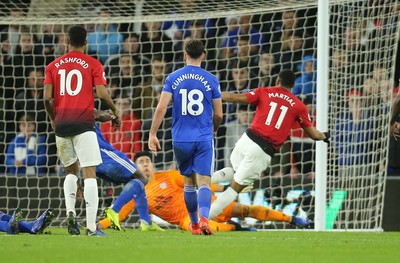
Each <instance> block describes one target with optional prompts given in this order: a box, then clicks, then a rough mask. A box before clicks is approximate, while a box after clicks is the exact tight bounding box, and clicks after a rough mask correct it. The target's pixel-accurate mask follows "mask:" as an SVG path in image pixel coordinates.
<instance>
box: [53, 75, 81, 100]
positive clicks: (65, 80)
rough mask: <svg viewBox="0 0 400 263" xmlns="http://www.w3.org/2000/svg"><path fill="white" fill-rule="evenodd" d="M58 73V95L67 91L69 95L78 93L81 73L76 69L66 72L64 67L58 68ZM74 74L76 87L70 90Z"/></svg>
mask: <svg viewBox="0 0 400 263" xmlns="http://www.w3.org/2000/svg"><path fill="white" fill-rule="evenodd" d="M58 75H60V95H61V96H64V95H65V92H67V93H68V95H70V96H76V95H78V93H79V92H80V91H81V89H82V82H83V77H82V73H81V72H80V71H79V70H77V69H73V70H71V71H70V72H68V74H66V70H65V69H60V70H58ZM74 76H76V87H75V89H74V90H72V87H71V81H72V78H73V77H74Z"/></svg>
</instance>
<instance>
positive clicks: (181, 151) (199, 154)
mask: <svg viewBox="0 0 400 263" xmlns="http://www.w3.org/2000/svg"><path fill="white" fill-rule="evenodd" d="M173 149H174V154H175V158H176V163H177V165H178V170H179V172H180V173H181V174H182V175H190V174H192V173H193V172H195V173H198V174H200V175H208V176H211V174H212V173H213V172H214V141H213V140H210V141H202V142H173Z"/></svg>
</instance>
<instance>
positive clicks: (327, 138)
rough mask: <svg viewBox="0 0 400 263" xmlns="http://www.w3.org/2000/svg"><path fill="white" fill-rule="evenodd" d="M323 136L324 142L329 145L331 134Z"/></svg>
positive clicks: (326, 133)
mask: <svg viewBox="0 0 400 263" xmlns="http://www.w3.org/2000/svg"><path fill="white" fill-rule="evenodd" d="M323 134H324V135H325V139H324V142H325V143H327V144H328V145H329V143H330V141H329V139H330V138H331V134H330V133H329V132H324V133H323Z"/></svg>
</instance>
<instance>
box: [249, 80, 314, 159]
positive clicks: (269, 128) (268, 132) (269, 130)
mask: <svg viewBox="0 0 400 263" xmlns="http://www.w3.org/2000/svg"><path fill="white" fill-rule="evenodd" d="M246 96H247V99H248V102H249V104H255V105H257V108H256V114H255V116H254V120H253V122H252V123H251V127H250V130H251V131H252V132H253V133H254V134H256V135H257V136H258V137H260V138H262V139H264V140H265V141H267V142H269V143H270V144H271V145H272V146H273V147H274V148H275V150H277V151H278V150H279V148H280V147H281V146H282V144H283V143H284V142H285V140H286V139H287V138H288V136H289V133H290V129H292V127H293V126H294V124H295V123H296V122H299V123H300V126H301V127H302V128H307V127H310V126H312V123H311V119H310V116H309V115H308V109H307V106H306V105H304V103H303V102H301V101H300V100H299V99H298V98H297V97H296V96H295V95H293V93H291V92H290V91H288V90H286V89H284V88H282V87H279V86H277V87H266V88H257V89H255V90H254V91H251V92H248V93H246Z"/></svg>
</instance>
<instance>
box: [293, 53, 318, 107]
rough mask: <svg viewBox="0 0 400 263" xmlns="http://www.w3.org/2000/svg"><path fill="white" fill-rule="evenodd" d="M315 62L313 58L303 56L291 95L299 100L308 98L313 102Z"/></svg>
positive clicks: (315, 91)
mask: <svg viewBox="0 0 400 263" xmlns="http://www.w3.org/2000/svg"><path fill="white" fill-rule="evenodd" d="M316 62H317V60H316V59H314V57H313V56H305V57H304V58H303V64H302V67H301V75H300V76H299V77H297V78H296V82H295V84H294V87H293V90H292V93H293V94H294V95H297V96H298V97H300V98H305V97H309V98H310V99H311V102H315V100H316V96H317V94H316V93H317V63H316Z"/></svg>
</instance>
